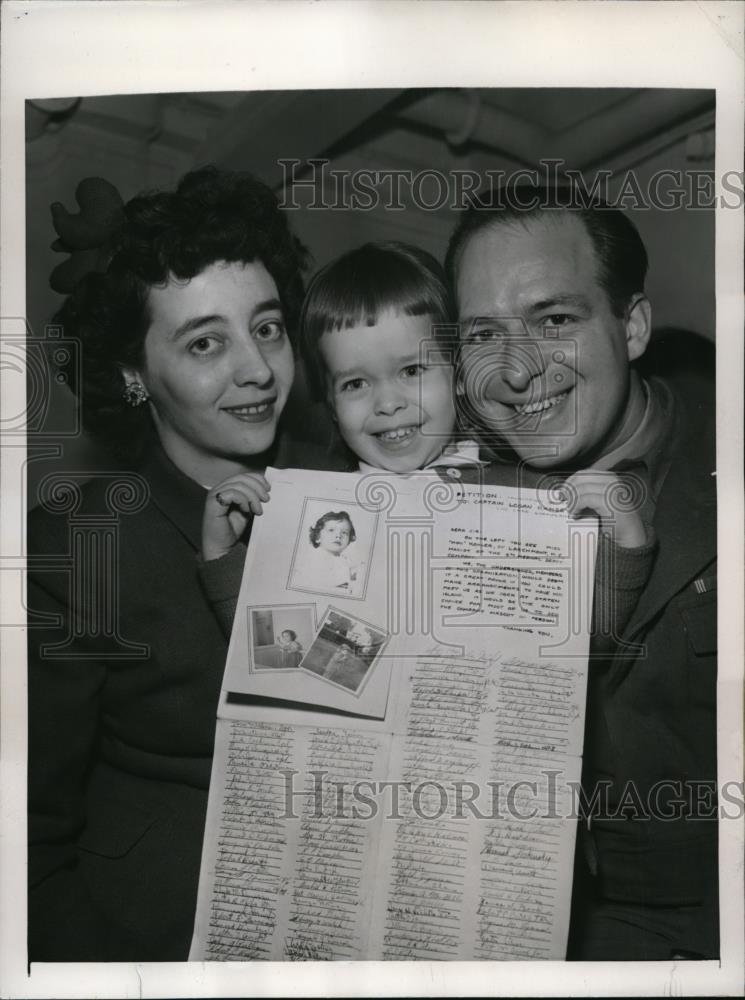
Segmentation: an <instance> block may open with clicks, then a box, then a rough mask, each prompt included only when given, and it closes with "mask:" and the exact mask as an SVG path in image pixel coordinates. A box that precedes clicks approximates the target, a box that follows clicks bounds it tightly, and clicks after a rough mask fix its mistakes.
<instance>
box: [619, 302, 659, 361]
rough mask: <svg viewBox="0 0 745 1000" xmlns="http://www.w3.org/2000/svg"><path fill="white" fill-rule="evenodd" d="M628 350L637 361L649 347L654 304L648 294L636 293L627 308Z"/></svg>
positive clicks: (630, 359)
mask: <svg viewBox="0 0 745 1000" xmlns="http://www.w3.org/2000/svg"><path fill="white" fill-rule="evenodd" d="M625 326H626V350H627V351H628V356H629V361H636V359H637V358H640V357H641V356H642V354H644V352H645V351H646V349H647V344H648V343H649V337H650V335H651V333H652V306H651V303H650V301H649V299H648V298H647V296H646V295H635V296H633V298H632V299H631V301H630V302H629V304H628V306H627V308H626V320H625Z"/></svg>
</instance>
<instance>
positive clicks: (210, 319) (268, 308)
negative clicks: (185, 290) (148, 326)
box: [169, 299, 282, 340]
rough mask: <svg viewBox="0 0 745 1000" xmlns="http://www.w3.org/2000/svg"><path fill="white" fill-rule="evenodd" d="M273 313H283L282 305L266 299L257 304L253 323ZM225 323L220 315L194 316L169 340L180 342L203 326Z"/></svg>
mask: <svg viewBox="0 0 745 1000" xmlns="http://www.w3.org/2000/svg"><path fill="white" fill-rule="evenodd" d="M272 311H279V312H281V311H282V303H281V302H280V301H279V299H265V300H264V301H263V302H257V303H256V305H255V306H254V307H253V310H252V312H251V322H253V321H254V319H255V318H256V317H257V316H259V315H261V313H265V312H272ZM225 322H227V319H226V317H225V316H223V315H221V314H220V313H210V315H209V316H192V317H191V319H187V320H185V321H184V322H183V323H181V324H179V326H177V327H176V329H175V330H174V331H173V333H172V334H171V335H170V337H169V340H178V338H179V337H183V336H184V334H186V333H193V332H194V330H200V329H201V328H202V327H203V326H209V325H210V324H211V323H225Z"/></svg>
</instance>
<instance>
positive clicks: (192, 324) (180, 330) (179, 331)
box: [168, 313, 225, 340]
mask: <svg viewBox="0 0 745 1000" xmlns="http://www.w3.org/2000/svg"><path fill="white" fill-rule="evenodd" d="M224 319H225V317H224V316H220V315H219V314H217V313H213V314H212V315H210V316H192V318H191V319H187V320H185V321H184V322H183V323H180V324H179V325H178V326H177V327H176V329H175V330H174V331H173V333H172V334H171V335H170V337H169V338H168V339H169V340H178V338H179V337H183V336H184V334H186V333H192V332H193V331H194V330H200V329H201V328H202V327H203V326H209V325H210V324H211V323H221V322H223V321H224Z"/></svg>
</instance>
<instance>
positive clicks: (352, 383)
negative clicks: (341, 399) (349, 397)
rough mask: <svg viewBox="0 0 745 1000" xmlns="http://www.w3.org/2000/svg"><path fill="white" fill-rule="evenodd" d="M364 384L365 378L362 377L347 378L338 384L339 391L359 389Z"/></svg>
mask: <svg viewBox="0 0 745 1000" xmlns="http://www.w3.org/2000/svg"><path fill="white" fill-rule="evenodd" d="M364 384H365V380H364V379H363V378H348V379H347V380H346V382H342V384H341V385H340V386H339V391H340V392H356V391H358V390H359V389H362V388H363V386H364Z"/></svg>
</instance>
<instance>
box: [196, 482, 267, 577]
mask: <svg viewBox="0 0 745 1000" xmlns="http://www.w3.org/2000/svg"><path fill="white" fill-rule="evenodd" d="M270 490H271V486H270V484H269V482H268V481H267V479H266V477H265V476H262V475H261V473H259V472H242V473H239V474H238V475H235V476H230V477H229V478H228V479H224V480H223V481H222V482H221V483H218V485H217V486H214V487H213V488H212V489H211V490H210V491H209V493H208V494H207V502H206V504H205V506H204V517H203V518H202V558H203V559H204V560H205V562H209V561H210V560H212V559H220V558H221V557H222V556H225V555H227V554H228V552H230V550H231V549H232V548H233V546H234V545H235V544H236V542H238V541H239V540H240V538H241V535H242V534H243V532H244V531H245V530H246V525H247V524H248V519H249V518H250V517H251V515H252V514H253V515H254V516H256V517H259V516H260V515H261V513H262V504H264V503H266V502H267V501H268V500H269V491H270Z"/></svg>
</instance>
